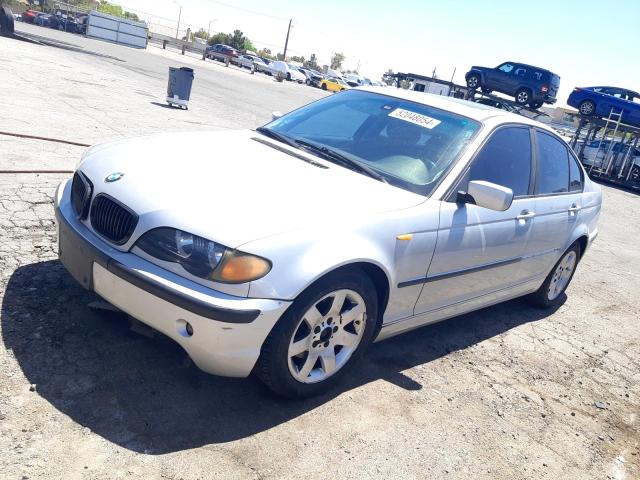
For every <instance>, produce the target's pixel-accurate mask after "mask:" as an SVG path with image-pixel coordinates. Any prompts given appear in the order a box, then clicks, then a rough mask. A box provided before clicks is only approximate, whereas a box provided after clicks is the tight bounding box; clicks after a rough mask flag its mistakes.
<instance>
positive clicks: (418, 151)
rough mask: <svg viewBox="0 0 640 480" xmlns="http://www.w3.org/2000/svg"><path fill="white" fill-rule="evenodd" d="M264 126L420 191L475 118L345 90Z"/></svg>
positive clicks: (462, 144) (434, 180)
mask: <svg viewBox="0 0 640 480" xmlns="http://www.w3.org/2000/svg"><path fill="white" fill-rule="evenodd" d="M332 81H336V80H332ZM265 128H267V129H269V130H273V131H274V132H276V133H278V134H280V135H283V136H286V137H288V138H289V139H290V140H292V141H293V142H296V141H298V142H302V144H301V145H300V148H302V149H305V148H307V147H308V145H306V146H305V145H304V143H310V142H313V144H315V145H320V146H323V147H327V148H329V149H331V150H332V151H333V152H337V153H339V154H340V155H342V156H344V157H347V158H349V159H351V160H354V161H356V162H359V163H362V164H364V165H365V166H366V167H368V168H370V169H373V170H375V172H377V173H378V174H380V175H381V176H383V177H384V180H385V181H387V182H388V183H390V184H392V185H395V186H398V187H401V188H404V189H406V190H410V191H412V192H415V193H418V194H421V195H425V196H426V195H429V194H430V193H431V192H432V191H433V189H434V188H435V187H436V185H437V184H438V183H439V180H440V179H441V178H442V176H443V175H444V174H445V173H446V171H448V168H449V167H450V166H451V165H453V163H454V162H455V161H456V160H457V158H458V157H459V155H460V154H461V153H462V151H463V150H464V149H465V148H466V147H467V145H468V144H469V142H470V141H471V140H472V138H473V137H474V136H475V135H476V133H477V132H478V131H479V130H480V128H481V124H480V123H479V122H477V121H475V120H472V119H469V118H466V117H463V116H461V115H457V114H454V113H451V112H448V111H446V110H441V109H438V108H435V107H431V106H429V105H424V104H421V103H415V102H412V101H409V100H403V99H400V98H396V97H393V96H387V95H382V94H378V93H372V92H365V91H361V90H347V91H345V92H342V93H340V94H338V95H333V96H331V97H327V98H324V99H322V100H319V101H317V102H315V103H312V104H310V105H307V106H306V107H302V108H300V109H298V110H295V111H294V112H291V113H289V114H287V115H285V116H283V117H281V118H279V119H277V120H274V121H273V122H271V123H269V124H268V125H266V127H265ZM315 151H316V152H317V151H318V149H317V148H316V149H315ZM312 153H313V151H312Z"/></svg>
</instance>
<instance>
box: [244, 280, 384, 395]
mask: <svg viewBox="0 0 640 480" xmlns="http://www.w3.org/2000/svg"><path fill="white" fill-rule="evenodd" d="M377 313H378V297H377V294H376V290H375V287H374V285H373V283H372V281H371V280H370V279H369V278H368V277H367V276H366V275H364V274H363V273H362V272H360V271H358V270H353V271H347V272H342V273H340V274H332V275H328V276H327V277H325V278H323V279H321V280H320V281H318V282H317V283H316V284H315V285H313V286H312V287H311V288H310V289H308V290H307V291H305V292H304V293H302V294H301V295H300V296H299V297H298V298H297V299H296V301H295V302H294V303H293V305H292V306H291V307H290V308H289V309H288V310H287V311H286V312H285V314H284V315H283V316H282V318H281V319H280V320H279V321H278V323H277V324H276V326H275V327H274V328H273V330H272V331H271V333H270V334H269V336H268V337H267V339H266V340H265V343H264V345H263V346H262V352H261V354H260V358H259V360H258V364H257V365H256V370H255V372H256V374H257V375H258V377H259V378H260V379H261V380H262V381H263V382H264V383H265V385H267V387H269V388H270V389H271V390H272V391H274V392H275V393H277V394H279V395H283V396H286V397H291V398H303V397H308V396H311V395H317V394H320V393H322V392H324V391H326V390H327V389H329V388H330V387H331V386H332V385H333V384H334V383H335V382H336V381H337V379H338V378H339V377H340V376H341V375H343V374H344V372H345V371H346V370H347V369H348V367H349V366H351V365H352V364H353V363H354V362H355V361H356V360H357V359H358V358H359V357H360V356H361V355H362V353H363V352H364V350H365V349H366V347H367V346H368V345H369V344H370V343H371V341H372V340H373V335H374V333H375V330H376V322H377V318H378V315H377Z"/></svg>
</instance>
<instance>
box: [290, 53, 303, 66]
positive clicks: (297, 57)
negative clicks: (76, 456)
mask: <svg viewBox="0 0 640 480" xmlns="http://www.w3.org/2000/svg"><path fill="white" fill-rule="evenodd" d="M291 61H292V62H298V63H301V64H303V65H304V57H303V56H302V55H300V56H298V55H294V56H293V57H291Z"/></svg>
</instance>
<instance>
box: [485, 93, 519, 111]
mask: <svg viewBox="0 0 640 480" xmlns="http://www.w3.org/2000/svg"><path fill="white" fill-rule="evenodd" d="M474 102H476V103H480V104H482V105H487V106H489V107H493V108H497V109H499V110H506V111H507V112H516V111H517V110H518V109H517V108H516V107H514V106H513V105H511V104H510V103H507V102H503V101H502V100H498V99H495V98H488V97H480V98H476V99H475V100H474Z"/></svg>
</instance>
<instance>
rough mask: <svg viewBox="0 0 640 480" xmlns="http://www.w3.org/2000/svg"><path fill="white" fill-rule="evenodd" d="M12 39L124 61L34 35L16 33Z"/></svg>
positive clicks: (71, 44)
mask: <svg viewBox="0 0 640 480" xmlns="http://www.w3.org/2000/svg"><path fill="white" fill-rule="evenodd" d="M41 28H47V27H41ZM12 38H13V39H14V40H20V41H23V42H28V43H35V44H37V45H43V46H46V47H53V48H59V49H61V50H67V51H69V52H75V53H82V54H84V55H91V56H93V57H99V58H105V59H108V60H115V61H117V62H124V60H122V59H121V58H118V57H114V56H113V55H106V54H103V53H99V52H95V51H92V50H86V49H84V48H82V47H79V46H77V45H74V44H73V43H69V42H64V41H62V40H58V39H54V38H51V37H45V36H41V35H36V34H34V33H27V32H18V31H16V32H15V33H14V35H13V37H12Z"/></svg>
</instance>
